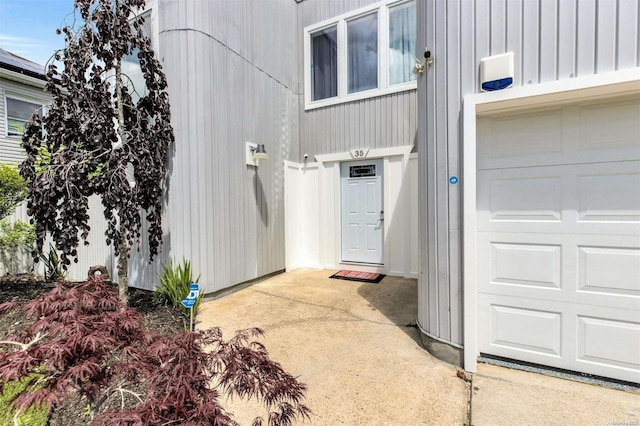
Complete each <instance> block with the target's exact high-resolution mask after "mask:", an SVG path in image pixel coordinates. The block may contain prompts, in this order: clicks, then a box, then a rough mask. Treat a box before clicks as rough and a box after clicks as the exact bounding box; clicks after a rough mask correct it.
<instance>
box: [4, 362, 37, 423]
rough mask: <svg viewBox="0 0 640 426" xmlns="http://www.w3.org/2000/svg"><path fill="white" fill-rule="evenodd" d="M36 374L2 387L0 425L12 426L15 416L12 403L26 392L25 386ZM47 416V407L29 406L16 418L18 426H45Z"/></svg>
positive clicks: (14, 408)
mask: <svg viewBox="0 0 640 426" xmlns="http://www.w3.org/2000/svg"><path fill="white" fill-rule="evenodd" d="M37 376H38V375H37V374H36V373H34V374H32V375H30V376H27V377H23V378H22V379H20V380H16V381H13V382H9V383H7V384H6V385H5V386H4V392H2V394H0V425H1V426H12V425H13V424H14V423H13V417H14V416H15V414H16V411H17V410H16V407H14V406H13V403H12V401H13V400H14V399H15V398H16V397H17V396H18V395H19V394H21V393H22V392H25V391H27V386H28V385H29V383H30V382H32V380H33V379H34V378H35V377H37ZM47 420H48V415H47V407H45V406H44V405H42V406H37V407H35V406H31V407H29V408H27V409H26V410H25V411H23V412H22V413H21V414H20V415H19V416H18V425H20V426H45V425H46V424H47Z"/></svg>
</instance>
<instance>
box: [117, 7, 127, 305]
mask: <svg viewBox="0 0 640 426" xmlns="http://www.w3.org/2000/svg"><path fill="white" fill-rule="evenodd" d="M117 6H118V1H117V0H116V7H117ZM115 68H116V108H117V109H118V136H119V137H120V143H121V144H122V146H124V144H125V142H126V141H125V137H126V133H125V131H124V109H123V106H122V61H121V60H119V61H118V62H117V63H116V67H115ZM120 149H122V147H121V148H120ZM120 217H122V215H120ZM118 244H119V245H120V256H118V294H119V295H120V300H122V303H124V304H125V305H127V304H128V303H127V302H128V301H127V299H128V297H127V292H128V289H129V278H128V274H129V251H128V247H127V237H126V235H125V232H124V230H123V229H122V223H121V224H120V241H119V242H118Z"/></svg>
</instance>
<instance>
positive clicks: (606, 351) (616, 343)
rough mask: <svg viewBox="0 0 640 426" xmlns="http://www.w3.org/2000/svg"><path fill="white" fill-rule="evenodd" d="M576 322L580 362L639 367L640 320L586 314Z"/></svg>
mask: <svg viewBox="0 0 640 426" xmlns="http://www.w3.org/2000/svg"><path fill="white" fill-rule="evenodd" d="M577 322H578V350H577V360H578V361H581V362H585V363H591V364H596V365H600V366H602V367H608V366H610V367H619V368H626V369H640V323H638V322H633V321H616V320H612V319H610V318H594V317H589V316H584V315H578V318H577ZM620 348H625V350H620Z"/></svg>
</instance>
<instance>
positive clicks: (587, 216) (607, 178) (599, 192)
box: [577, 163, 640, 224]
mask: <svg viewBox="0 0 640 426" xmlns="http://www.w3.org/2000/svg"><path fill="white" fill-rule="evenodd" d="M631 167H632V170H629V165H627V164H626V163H624V164H619V163H606V164H598V165H597V166H591V167H589V169H590V171H589V172H587V173H584V171H583V170H584V169H585V167H584V166H583V167H580V168H579V173H580V175H579V176H578V179H577V186H578V188H577V192H578V221H579V222H589V221H608V222H635V223H637V224H640V165H639V164H636V163H632V165H631ZM622 170H627V171H628V172H627V173H621V171H622Z"/></svg>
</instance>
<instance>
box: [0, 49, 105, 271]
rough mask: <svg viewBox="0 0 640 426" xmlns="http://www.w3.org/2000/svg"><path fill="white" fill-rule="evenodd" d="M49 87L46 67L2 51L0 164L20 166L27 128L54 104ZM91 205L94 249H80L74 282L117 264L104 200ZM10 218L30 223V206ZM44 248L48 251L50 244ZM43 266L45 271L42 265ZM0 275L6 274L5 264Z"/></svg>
mask: <svg viewBox="0 0 640 426" xmlns="http://www.w3.org/2000/svg"><path fill="white" fill-rule="evenodd" d="M45 84H46V79H45V75H44V67H43V66H42V65H39V64H36V63H34V62H31V61H29V60H27V59H24V58H21V57H19V56H17V55H15V54H13V53H11V52H8V51H6V50H3V49H0V163H5V164H14V165H17V164H19V163H21V162H22V160H23V159H24V151H23V149H22V147H21V140H22V134H23V130H24V125H25V124H26V122H27V121H28V120H29V118H31V116H32V115H33V114H34V113H35V114H39V113H42V111H44V112H45V113H46V108H47V105H48V104H49V103H50V102H51V95H50V94H49V93H47V92H46V91H45V90H44V87H45ZM89 205H90V208H91V209H92V211H94V212H96V214H92V215H91V221H90V226H91V234H90V238H89V241H90V242H91V246H89V247H79V248H78V251H79V253H80V255H79V259H78V260H79V262H78V263H77V264H72V265H71V267H70V269H69V272H68V278H69V279H72V280H83V279H85V278H86V277H87V272H88V270H89V267H90V266H92V265H107V266H108V267H109V269H111V268H112V266H113V265H115V262H114V256H113V253H112V251H111V249H110V248H109V247H107V246H105V244H104V231H105V229H106V226H105V222H104V217H103V216H102V208H101V207H100V206H101V205H100V201H99V199H97V198H95V197H93V198H91V199H90V200H89ZM9 219H10V220H16V219H20V220H23V221H25V222H28V221H29V218H28V216H27V209H26V206H25V205H24V204H23V205H21V206H19V207H18V208H17V209H16V212H15V213H14V214H13V215H12V216H10V217H9ZM45 244H46V243H45ZM44 248H45V251H48V245H45V247H44ZM31 266H32V262H31V261H30V259H25V269H28V268H30V267H31ZM39 267H40V268H42V264H40V265H39ZM0 273H4V271H2V265H0Z"/></svg>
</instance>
